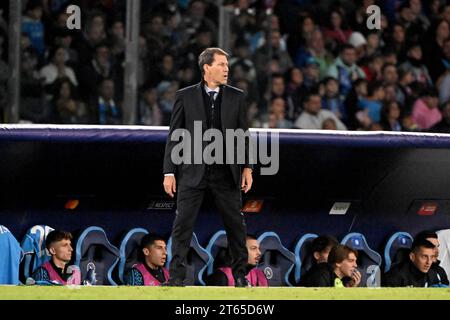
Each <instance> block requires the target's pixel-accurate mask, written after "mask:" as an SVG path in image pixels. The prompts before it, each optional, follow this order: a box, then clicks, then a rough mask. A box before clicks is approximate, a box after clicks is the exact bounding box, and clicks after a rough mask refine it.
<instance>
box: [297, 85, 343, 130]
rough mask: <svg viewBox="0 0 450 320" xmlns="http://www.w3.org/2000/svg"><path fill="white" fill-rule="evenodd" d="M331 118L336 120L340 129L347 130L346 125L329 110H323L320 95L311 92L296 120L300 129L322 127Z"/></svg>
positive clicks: (317, 128) (318, 128)
mask: <svg viewBox="0 0 450 320" xmlns="http://www.w3.org/2000/svg"><path fill="white" fill-rule="evenodd" d="M328 118H331V119H333V120H334V121H335V122H336V126H337V129H338V130H347V128H346V126H345V125H344V124H343V123H342V122H341V121H340V120H339V119H338V118H337V117H336V116H335V114H334V113H333V112H331V111H329V110H322V108H321V101H320V95H319V94H317V93H310V94H309V95H307V96H306V97H305V103H304V111H303V112H302V113H301V114H300V116H299V117H298V119H297V120H296V121H295V127H296V128H300V129H313V130H320V129H322V126H323V122H324V121H325V120H326V119H328Z"/></svg>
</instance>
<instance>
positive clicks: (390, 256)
mask: <svg viewBox="0 0 450 320" xmlns="http://www.w3.org/2000/svg"><path fill="white" fill-rule="evenodd" d="M413 240H414V239H413V237H412V236H411V235H410V234H409V233H407V232H396V233H394V234H393V235H392V236H391V237H390V238H389V240H388V241H387V243H386V246H385V248H384V272H388V271H389V270H390V269H391V266H393V265H396V264H398V263H400V262H402V261H404V260H405V259H407V258H408V254H409V251H410V249H411V246H412V243H413Z"/></svg>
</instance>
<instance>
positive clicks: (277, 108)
mask: <svg viewBox="0 0 450 320" xmlns="http://www.w3.org/2000/svg"><path fill="white" fill-rule="evenodd" d="M284 104H285V103H284V100H283V98H276V99H274V100H273V101H272V106H271V110H272V111H273V113H275V115H282V114H284V112H285V105H284Z"/></svg>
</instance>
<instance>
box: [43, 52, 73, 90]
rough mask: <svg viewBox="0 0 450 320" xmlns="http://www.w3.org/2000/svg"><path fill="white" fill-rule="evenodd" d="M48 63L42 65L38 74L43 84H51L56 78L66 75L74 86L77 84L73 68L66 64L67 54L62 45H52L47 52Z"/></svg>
mask: <svg viewBox="0 0 450 320" xmlns="http://www.w3.org/2000/svg"><path fill="white" fill-rule="evenodd" d="M48 58H49V61H50V62H49V64H47V65H46V66H44V67H43V68H42V69H41V71H40V72H39V75H40V77H41V78H44V84H45V85H47V86H48V85H51V84H52V83H53V82H55V80H56V79H58V78H63V77H67V78H69V80H70V81H71V82H72V84H73V85H74V86H78V81H77V78H76V76H75V72H74V71H73V69H72V68H71V67H69V66H67V65H66V61H67V58H68V54H67V51H66V49H65V48H63V47H53V48H52V49H51V51H50V53H49V56H48Z"/></svg>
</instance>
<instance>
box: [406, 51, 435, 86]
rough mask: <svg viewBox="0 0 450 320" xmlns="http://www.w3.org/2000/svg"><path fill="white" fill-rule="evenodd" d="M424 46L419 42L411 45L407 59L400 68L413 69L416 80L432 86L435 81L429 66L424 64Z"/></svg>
mask: <svg viewBox="0 0 450 320" xmlns="http://www.w3.org/2000/svg"><path fill="white" fill-rule="evenodd" d="M422 57H423V54H422V47H421V46H420V44H419V43H417V42H416V43H413V44H411V45H410V47H409V48H408V51H407V59H406V62H404V63H403V64H402V65H401V66H400V68H403V69H407V70H411V71H412V73H413V75H414V80H415V81H417V82H418V83H420V84H422V85H425V86H432V85H433V83H432V81H431V78H430V74H429V73H428V68H427V67H426V66H425V65H424V64H423V60H422Z"/></svg>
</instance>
